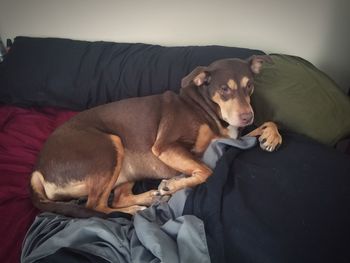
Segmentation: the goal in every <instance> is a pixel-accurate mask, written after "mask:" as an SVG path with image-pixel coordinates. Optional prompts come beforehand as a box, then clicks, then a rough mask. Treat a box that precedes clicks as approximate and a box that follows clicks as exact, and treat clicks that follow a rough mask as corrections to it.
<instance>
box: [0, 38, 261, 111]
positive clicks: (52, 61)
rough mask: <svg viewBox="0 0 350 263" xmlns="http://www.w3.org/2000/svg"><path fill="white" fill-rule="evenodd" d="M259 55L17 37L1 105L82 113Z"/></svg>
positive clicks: (5, 68)
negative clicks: (220, 63)
mask: <svg viewBox="0 0 350 263" xmlns="http://www.w3.org/2000/svg"><path fill="white" fill-rule="evenodd" d="M253 54H263V52H262V51H259V50H251V49H245V48H234V47H223V46H188V47H163V46H158V45H147V44H128V43H112V42H88V41H77V40H69V39H57V38H29V37H17V38H16V39H15V41H14V43H13V45H12V47H11V49H10V51H9V53H8V55H7V57H6V59H5V60H4V62H3V63H1V64H0V87H1V88H0V103H6V104H15V105H20V106H56V107H61V108H66V109H71V110H83V109H86V108H90V107H93V106H96V105H100V104H103V103H107V102H111V101H116V100H120V99H124V98H128V97H135V96H144V95H151V94H157V93H161V92H163V91H165V90H167V89H170V90H173V91H178V89H179V88H180V82H181V79H182V78H183V77H184V76H185V75H186V74H188V73H189V72H190V71H191V70H192V69H193V68H195V67H196V66H198V65H208V64H210V63H211V62H212V61H214V60H217V59H221V58H227V57H237V58H247V57H249V56H251V55H253Z"/></svg>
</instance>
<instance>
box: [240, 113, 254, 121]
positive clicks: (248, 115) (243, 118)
mask: <svg viewBox="0 0 350 263" xmlns="http://www.w3.org/2000/svg"><path fill="white" fill-rule="evenodd" d="M239 118H240V119H241V121H243V122H244V123H250V122H251V121H252V120H253V113H252V112H245V113H241V114H240V115H239Z"/></svg>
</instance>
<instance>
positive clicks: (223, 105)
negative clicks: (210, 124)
mask: <svg viewBox="0 0 350 263" xmlns="http://www.w3.org/2000/svg"><path fill="white" fill-rule="evenodd" d="M213 101H214V102H215V103H216V104H218V105H219V107H220V112H221V118H222V119H223V120H224V121H226V122H227V123H228V124H230V125H232V126H234V127H239V126H240V125H241V124H240V118H239V113H240V112H248V111H252V109H251V106H250V104H249V102H250V98H249V97H247V98H245V102H246V103H244V104H246V105H245V106H242V102H239V100H238V99H237V98H233V99H229V100H227V101H223V100H222V99H221V97H220V94H219V93H218V92H216V93H215V95H214V96H213ZM243 107H244V108H243Z"/></svg>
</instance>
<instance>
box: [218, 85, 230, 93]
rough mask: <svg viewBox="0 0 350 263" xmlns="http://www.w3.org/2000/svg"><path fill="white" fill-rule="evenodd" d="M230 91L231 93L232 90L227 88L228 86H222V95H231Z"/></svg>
mask: <svg viewBox="0 0 350 263" xmlns="http://www.w3.org/2000/svg"><path fill="white" fill-rule="evenodd" d="M230 91H231V90H230V88H229V87H227V86H226V85H222V86H221V87H220V92H221V93H222V94H229V93H230Z"/></svg>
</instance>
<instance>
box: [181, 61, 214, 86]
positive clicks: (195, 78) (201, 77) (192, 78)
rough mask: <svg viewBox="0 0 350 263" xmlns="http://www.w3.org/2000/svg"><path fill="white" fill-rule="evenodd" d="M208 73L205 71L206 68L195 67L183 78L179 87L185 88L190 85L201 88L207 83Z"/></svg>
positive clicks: (208, 79)
mask: <svg viewBox="0 0 350 263" xmlns="http://www.w3.org/2000/svg"><path fill="white" fill-rule="evenodd" d="M209 81H210V73H209V72H208V71H207V67H202V66H199V67H196V68H195V69H194V70H193V71H192V72H191V73H190V74H188V75H187V76H186V77H184V78H183V79H182V81H181V87H182V88H184V87H187V86H189V85H190V84H191V83H193V84H194V85H196V86H197V87H199V86H202V85H203V84H205V83H209Z"/></svg>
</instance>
